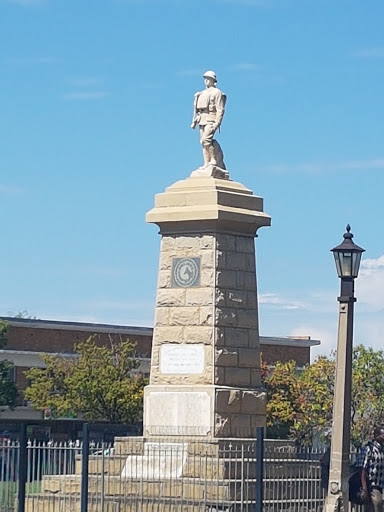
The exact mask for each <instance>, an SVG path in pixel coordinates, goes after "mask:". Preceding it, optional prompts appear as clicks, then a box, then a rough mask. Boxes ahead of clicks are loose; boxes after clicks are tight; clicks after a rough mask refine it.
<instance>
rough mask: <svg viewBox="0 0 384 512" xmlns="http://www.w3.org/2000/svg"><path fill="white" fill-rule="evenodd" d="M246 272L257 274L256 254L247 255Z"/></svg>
mask: <svg viewBox="0 0 384 512" xmlns="http://www.w3.org/2000/svg"><path fill="white" fill-rule="evenodd" d="M245 270H247V271H248V272H255V270H256V260H255V255H254V254H247V255H246V260H245Z"/></svg>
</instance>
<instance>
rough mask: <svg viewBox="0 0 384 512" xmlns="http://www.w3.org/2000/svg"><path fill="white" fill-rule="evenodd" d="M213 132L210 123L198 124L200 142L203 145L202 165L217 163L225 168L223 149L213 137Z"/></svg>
mask: <svg viewBox="0 0 384 512" xmlns="http://www.w3.org/2000/svg"><path fill="white" fill-rule="evenodd" d="M214 134H215V131H214V130H213V129H212V124H206V125H203V126H200V142H201V145H202V146H203V158H204V167H207V166H208V165H217V166H218V167H220V168H221V169H224V170H225V169H226V167H225V164H224V154H223V150H222V149H221V147H220V144H219V143H218V142H217V140H215V139H214V138H213V136H214Z"/></svg>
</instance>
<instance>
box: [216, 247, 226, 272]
mask: <svg viewBox="0 0 384 512" xmlns="http://www.w3.org/2000/svg"><path fill="white" fill-rule="evenodd" d="M216 268H217V269H226V268H227V260H226V252H224V251H217V252H216Z"/></svg>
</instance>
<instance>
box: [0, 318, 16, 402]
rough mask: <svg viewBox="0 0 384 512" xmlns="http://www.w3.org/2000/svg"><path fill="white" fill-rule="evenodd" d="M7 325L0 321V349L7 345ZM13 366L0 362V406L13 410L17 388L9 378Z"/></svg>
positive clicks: (6, 362) (9, 363) (4, 361)
mask: <svg viewBox="0 0 384 512" xmlns="http://www.w3.org/2000/svg"><path fill="white" fill-rule="evenodd" d="M7 333H8V324H7V322H4V321H3V320H1V321H0V349H3V348H4V347H5V346H6V344H7ZM12 368H13V364H12V363H11V362H10V361H7V360H3V361H0V406H7V407H9V408H10V409H13V408H14V407H15V406H16V400H17V396H18V392H17V387H16V384H15V383H14V381H13V380H12V379H11V378H10V370H11V369H12Z"/></svg>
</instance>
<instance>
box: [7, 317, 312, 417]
mask: <svg viewBox="0 0 384 512" xmlns="http://www.w3.org/2000/svg"><path fill="white" fill-rule="evenodd" d="M2 320H5V321H7V323H8V336H7V337H8V343H7V345H6V347H5V348H4V349H2V350H0V359H8V360H9V361H11V362H12V363H13V364H14V379H15V382H16V384H17V387H18V389H19V390H20V406H19V407H17V408H16V409H15V410H14V411H5V412H2V413H1V416H0V418H1V419H13V420H17V419H31V420H39V419H42V413H41V412H38V411H34V410H33V409H32V408H31V407H29V406H28V404H27V403H26V402H25V401H24V400H23V390H24V389H25V388H26V386H27V382H26V377H25V374H24V372H25V371H26V370H27V369H29V368H32V367H38V368H43V367H44V362H43V360H42V359H41V355H42V354H44V353H55V354H65V355H69V354H72V353H73V352H74V345H75V344H76V343H80V342H83V341H85V340H87V339H88V338H89V336H94V340H95V341H96V343H98V344H100V345H105V344H109V343H110V342H111V341H119V340H126V339H127V338H128V339H129V340H130V341H132V342H135V343H137V346H136V351H137V355H138V357H140V359H141V368H140V371H142V372H143V373H144V374H149V368H150V357H151V346H152V333H153V329H152V328H148V327H133V326H122V325H106V324H92V323H82V322H60V321H52V320H31V319H22V318H20V319H19V318H7V317H2ZM319 344H320V341H318V340H311V339H310V338H309V337H284V338H279V337H267V336H261V337H260V345H261V352H262V357H263V360H264V361H265V362H266V363H267V364H268V365H271V366H273V365H274V364H276V362H277V361H283V362H284V361H289V360H291V359H293V360H294V361H296V364H297V366H298V367H303V366H304V365H306V364H308V363H309V362H310V350H311V347H313V346H315V345H319Z"/></svg>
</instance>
